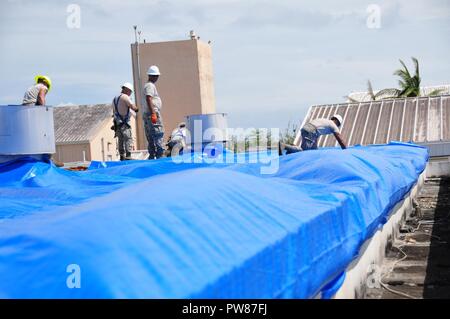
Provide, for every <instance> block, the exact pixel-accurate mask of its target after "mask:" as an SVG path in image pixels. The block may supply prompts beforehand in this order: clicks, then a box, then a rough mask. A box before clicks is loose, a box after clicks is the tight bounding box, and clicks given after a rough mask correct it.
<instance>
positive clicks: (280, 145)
mask: <svg viewBox="0 0 450 319" xmlns="http://www.w3.org/2000/svg"><path fill="white" fill-rule="evenodd" d="M285 148H286V144H284V143H281V141H280V142H278V155H279V156H283V155H284V149H285Z"/></svg>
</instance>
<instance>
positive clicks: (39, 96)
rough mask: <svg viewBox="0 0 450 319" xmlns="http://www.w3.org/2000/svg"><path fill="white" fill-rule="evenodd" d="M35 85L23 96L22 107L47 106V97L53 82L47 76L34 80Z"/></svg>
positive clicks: (37, 77) (40, 76) (39, 76)
mask: <svg viewBox="0 0 450 319" xmlns="http://www.w3.org/2000/svg"><path fill="white" fill-rule="evenodd" d="M34 81H35V84H34V85H33V86H32V87H30V88H29V89H28V90H27V91H26V92H25V94H24V96H23V102H22V105H45V104H46V101H45V97H46V95H47V93H48V92H49V91H50V89H51V87H52V80H50V78H49V77H48V76H46V75H38V76H36V77H35V78H34Z"/></svg>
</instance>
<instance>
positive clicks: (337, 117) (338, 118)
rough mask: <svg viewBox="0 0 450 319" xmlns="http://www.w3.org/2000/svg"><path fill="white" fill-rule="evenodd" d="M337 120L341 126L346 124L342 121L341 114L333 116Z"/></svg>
mask: <svg viewBox="0 0 450 319" xmlns="http://www.w3.org/2000/svg"><path fill="white" fill-rule="evenodd" d="M333 118H335V119H336V120H338V121H339V126H341V125H342V123H343V122H344V120H343V119H342V116H340V115H339V114H335V115H333V117H332V119H333Z"/></svg>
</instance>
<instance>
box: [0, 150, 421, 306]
mask: <svg viewBox="0 0 450 319" xmlns="http://www.w3.org/2000/svg"><path fill="white" fill-rule="evenodd" d="M188 156H189V157H190V156H191V155H186V156H185V158H184V162H183V163H175V162H173V161H171V160H170V159H162V160H156V161H128V162H120V163H112V162H111V163H100V162H93V163H92V165H91V167H90V169H89V170H88V171H86V172H70V171H65V170H63V169H60V168H56V167H55V166H53V165H52V164H50V163H45V162H39V161H36V160H33V159H31V158H23V159H21V160H16V161H13V162H8V163H3V164H0V298H310V297H314V296H315V295H317V294H318V293H320V292H322V291H323V292H324V295H325V296H332V294H333V293H334V292H335V291H336V289H337V288H339V285H340V284H342V281H343V280H342V278H343V274H344V272H345V269H346V267H347V266H348V265H349V263H350V262H351V261H352V260H353V259H354V258H355V257H356V256H357V255H358V251H359V249H360V247H361V245H362V244H363V243H364V241H365V240H367V239H368V238H370V237H371V236H372V235H373V234H374V232H375V231H376V230H377V229H378V228H379V227H380V226H381V225H383V224H384V223H385V222H386V219H387V216H388V214H389V211H390V210H391V209H392V207H393V206H394V205H395V204H396V203H398V202H399V201H400V200H402V199H403V198H404V196H405V195H406V194H407V193H408V192H409V190H410V189H411V187H412V186H413V185H414V184H415V183H416V181H417V179H418V176H419V175H420V174H421V172H422V171H423V170H424V168H425V166H426V163H427V160H428V153H427V150H426V149H425V148H422V147H418V146H415V145H412V144H401V143H391V144H389V145H381V146H366V147H353V148H350V149H347V150H340V149H337V148H332V149H323V150H318V151H308V152H302V153H296V154H291V155H288V156H283V157H281V158H278V157H277V156H271V155H270V154H269V155H267V154H266V155H265V156H261V157H258V154H257V153H256V154H251V155H250V156H247V158H246V159H252V158H253V159H258V158H259V159H260V160H261V161H262V160H263V159H264V160H265V162H264V163H261V161H260V162H258V161H250V162H242V161H241V162H240V163H231V162H232V161H231V160H230V161H229V162H228V163H226V162H225V163H213V164H211V163H205V162H201V161H197V162H193V161H191V162H189V161H188V160H187V157H188ZM227 156H228V159H232V160H234V161H237V160H238V158H239V156H240V155H239V156H235V155H233V154H231V155H230V154H227ZM241 159H242V158H241ZM244 159H245V158H244ZM268 161H270V163H269V162H268ZM255 162H256V163H255ZM269 166H272V168H276V169H275V170H273V171H272V172H270V173H269V174H262V170H261V169H262V168H264V167H265V168H267V167H269ZM73 265H76V267H75V268H73ZM73 269H76V270H77V276H78V277H77V278H78V280H79V281H78V286H76V287H72V286H71V285H70V284H68V280H70V279H71V278H72V277H71V276H72V275H74V273H73V272H72V270H73Z"/></svg>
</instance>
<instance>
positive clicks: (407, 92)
mask: <svg viewBox="0 0 450 319" xmlns="http://www.w3.org/2000/svg"><path fill="white" fill-rule="evenodd" d="M411 59H412V60H413V63H414V68H415V72H414V75H411V72H409V70H408V67H407V66H406V64H405V63H404V62H403V61H402V60H400V63H401V65H402V66H403V68H402V69H398V70H396V71H395V72H394V75H397V76H398V77H400V80H399V81H398V84H399V85H400V89H395V88H390V89H383V90H381V91H378V92H377V93H376V94H375V93H374V91H373V88H372V83H371V82H370V81H367V91H368V95H369V97H370V99H371V100H372V101H377V100H383V99H391V98H400V97H416V96H421V95H422V92H421V89H420V83H421V81H422V79H421V78H420V72H419V61H418V60H417V59H416V58H415V57H412V58H411ZM443 91H444V90H443V89H436V90H433V91H432V92H430V93H428V94H427V96H435V95H439V94H441V93H442V92H443ZM347 98H348V99H349V100H350V101H351V102H360V101H356V100H355V99H353V98H351V97H349V96H347Z"/></svg>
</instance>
